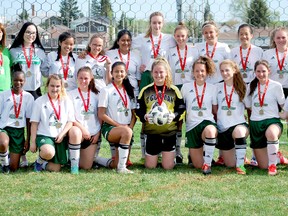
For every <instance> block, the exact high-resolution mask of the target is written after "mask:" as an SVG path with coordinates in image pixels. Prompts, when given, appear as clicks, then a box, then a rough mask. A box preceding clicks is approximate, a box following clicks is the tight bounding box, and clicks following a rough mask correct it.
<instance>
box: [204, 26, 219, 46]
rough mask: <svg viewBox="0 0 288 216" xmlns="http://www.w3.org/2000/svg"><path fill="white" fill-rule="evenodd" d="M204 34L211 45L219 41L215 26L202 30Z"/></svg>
mask: <svg viewBox="0 0 288 216" xmlns="http://www.w3.org/2000/svg"><path fill="white" fill-rule="evenodd" d="M202 34H203V36H204V38H205V41H206V42H207V43H208V44H209V45H214V44H215V43H216V42H217V40H218V33H217V31H216V28H215V26H213V25H207V26H205V27H204V28H203V30H202Z"/></svg>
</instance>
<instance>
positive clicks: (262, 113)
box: [258, 79, 269, 115]
mask: <svg viewBox="0 0 288 216" xmlns="http://www.w3.org/2000/svg"><path fill="white" fill-rule="evenodd" d="M268 84H269V79H268V80H267V81H266V83H265V88H264V92H263V94H262V97H261V92H260V83H259V82H258V99H259V104H260V110H259V115H264V110H263V105H264V98H265V95H266V92H267V88H268Z"/></svg>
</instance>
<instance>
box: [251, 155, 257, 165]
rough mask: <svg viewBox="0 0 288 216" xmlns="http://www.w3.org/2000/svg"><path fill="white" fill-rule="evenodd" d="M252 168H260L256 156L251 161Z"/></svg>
mask: <svg viewBox="0 0 288 216" xmlns="http://www.w3.org/2000/svg"><path fill="white" fill-rule="evenodd" d="M250 166H255V167H257V166H258V162H257V160H256V158H255V157H254V156H253V157H252V158H251V160H250Z"/></svg>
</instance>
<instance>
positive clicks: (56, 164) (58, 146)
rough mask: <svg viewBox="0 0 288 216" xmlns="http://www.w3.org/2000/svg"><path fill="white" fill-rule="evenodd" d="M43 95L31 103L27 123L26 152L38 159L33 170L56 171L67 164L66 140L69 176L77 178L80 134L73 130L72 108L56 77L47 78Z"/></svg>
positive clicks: (59, 79) (60, 82) (78, 131)
mask: <svg viewBox="0 0 288 216" xmlns="http://www.w3.org/2000/svg"><path fill="white" fill-rule="evenodd" d="M46 88H47V89H48V92H47V94H45V95H43V96H41V97H40V98H38V99H37V100H36V101H35V102H34V107H33V113H32V116H31V119H30V122H31V146H30V151H31V152H33V153H35V152H36V150H37V148H39V156H38V158H37V160H36V161H35V167H34V170H35V171H36V172H40V171H42V170H45V169H46V170H49V171H56V172H57V171H60V168H61V165H64V164H66V163H67V154H66V153H67V151H66V150H67V141H68V139H69V145H68V146H69V156H70V161H71V173H72V174H78V172H79V171H78V169H79V168H78V167H79V155H80V143H81V139H82V133H81V130H80V129H79V128H78V127H76V126H73V122H74V121H75V117H74V110H73V104H72V102H71V100H70V99H69V97H68V96H66V93H65V89H64V85H63V80H62V79H61V78H60V77H59V75H56V74H53V75H50V76H49V77H48V80H47V84H46Z"/></svg>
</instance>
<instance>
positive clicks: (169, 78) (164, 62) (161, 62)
mask: <svg viewBox="0 0 288 216" xmlns="http://www.w3.org/2000/svg"><path fill="white" fill-rule="evenodd" d="M156 65H162V66H164V68H165V70H166V72H167V76H166V78H165V83H166V86H167V87H168V88H170V87H171V85H172V82H173V81H172V72H171V68H170V65H169V63H168V61H167V60H166V59H165V58H163V57H157V58H156V59H155V60H154V62H153V64H152V67H151V73H152V72H153V70H154V68H155V67H156Z"/></svg>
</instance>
